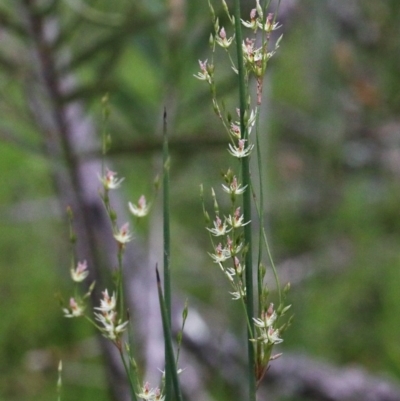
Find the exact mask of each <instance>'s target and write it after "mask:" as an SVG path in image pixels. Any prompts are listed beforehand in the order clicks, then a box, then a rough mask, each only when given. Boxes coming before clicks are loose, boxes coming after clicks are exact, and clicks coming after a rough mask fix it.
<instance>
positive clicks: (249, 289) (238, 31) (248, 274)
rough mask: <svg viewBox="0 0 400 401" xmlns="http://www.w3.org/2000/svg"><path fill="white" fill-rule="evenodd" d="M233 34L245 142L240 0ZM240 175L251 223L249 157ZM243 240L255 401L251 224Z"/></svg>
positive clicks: (246, 215) (250, 382)
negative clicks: (234, 37) (245, 187)
mask: <svg viewBox="0 0 400 401" xmlns="http://www.w3.org/2000/svg"><path fill="white" fill-rule="evenodd" d="M235 34H236V48H237V58H238V73H239V97H240V132H241V134H242V139H245V140H246V141H247V139H248V131H247V129H246V124H245V121H244V115H245V111H246V98H247V96H246V85H245V71H244V65H243V50H242V29H241V25H240V0H235ZM242 174H243V185H244V186H246V185H248V187H247V189H246V191H245V192H244V194H243V214H244V219H245V221H246V222H248V221H251V191H250V184H251V180H250V159H249V157H244V158H242ZM244 240H245V246H246V247H247V251H246V257H245V266H246V270H245V272H246V300H247V303H246V310H247V316H248V321H249V325H250V327H249V329H248V331H247V340H248V386H249V401H256V377H255V365H256V363H255V355H254V349H253V345H252V344H251V342H250V339H251V338H252V333H254V322H253V317H254V294H253V260H252V224H251V223H249V224H247V225H245V226H244Z"/></svg>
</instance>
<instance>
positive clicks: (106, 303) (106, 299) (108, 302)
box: [94, 289, 117, 312]
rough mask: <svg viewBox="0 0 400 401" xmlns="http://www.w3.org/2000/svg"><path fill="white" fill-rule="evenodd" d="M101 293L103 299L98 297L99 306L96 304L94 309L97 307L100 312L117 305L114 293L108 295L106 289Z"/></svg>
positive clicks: (110, 309) (108, 310) (109, 309)
mask: <svg viewBox="0 0 400 401" xmlns="http://www.w3.org/2000/svg"><path fill="white" fill-rule="evenodd" d="M102 294H103V299H100V306H96V307H95V308H94V309H97V310H99V311H101V312H110V311H112V310H113V309H115V306H116V305H117V299H116V297H115V293H113V294H112V296H111V297H110V296H109V295H108V290H107V289H106V290H105V291H103V292H102Z"/></svg>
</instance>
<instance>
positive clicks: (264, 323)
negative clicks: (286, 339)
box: [253, 310, 278, 329]
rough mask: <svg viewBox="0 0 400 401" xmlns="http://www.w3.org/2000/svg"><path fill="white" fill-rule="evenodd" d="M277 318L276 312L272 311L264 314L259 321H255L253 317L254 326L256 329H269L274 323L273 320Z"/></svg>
mask: <svg viewBox="0 0 400 401" xmlns="http://www.w3.org/2000/svg"><path fill="white" fill-rule="evenodd" d="M277 317H278V316H277V314H276V312H275V311H274V310H273V311H272V312H271V313H268V312H267V313H264V314H263V316H262V318H261V319H256V318H254V317H253V320H254V324H255V325H256V326H257V327H260V328H263V329H266V328H268V327H271V326H272V325H273V324H274V323H275V320H276V318H277Z"/></svg>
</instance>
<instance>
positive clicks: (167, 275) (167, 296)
mask: <svg viewBox="0 0 400 401" xmlns="http://www.w3.org/2000/svg"><path fill="white" fill-rule="evenodd" d="M163 118H164V124H163V137H164V141H163V166H164V172H163V233H164V300H165V309H166V314H167V321H168V327H169V328H170V327H171V272H170V223H169V163H170V159H169V151H168V136H167V111H166V109H164V117H163ZM164 337H165V338H164V340H165V400H166V401H171V400H172V378H171V371H170V368H169V367H170V366H171V361H169V358H170V354H169V352H168V349H167V348H168V342H169V341H171V332H170V331H166V332H165V331H164Z"/></svg>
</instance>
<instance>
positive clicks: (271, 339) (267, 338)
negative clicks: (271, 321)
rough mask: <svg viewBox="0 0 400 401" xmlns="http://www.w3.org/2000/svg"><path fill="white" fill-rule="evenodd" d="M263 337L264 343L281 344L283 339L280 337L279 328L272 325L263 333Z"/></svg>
mask: <svg viewBox="0 0 400 401" xmlns="http://www.w3.org/2000/svg"><path fill="white" fill-rule="evenodd" d="M262 339H263V342H264V343H267V342H268V343H270V344H279V343H281V342H283V339H282V338H280V337H279V330H278V329H274V328H273V327H272V326H270V327H269V328H268V329H267V330H266V331H265V332H264V333H263V334H262Z"/></svg>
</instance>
